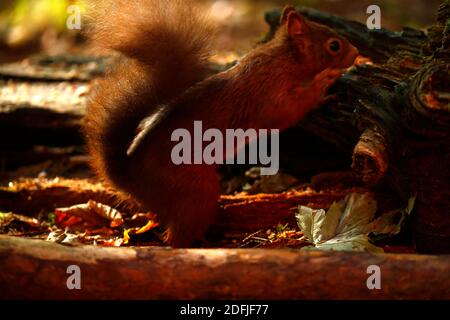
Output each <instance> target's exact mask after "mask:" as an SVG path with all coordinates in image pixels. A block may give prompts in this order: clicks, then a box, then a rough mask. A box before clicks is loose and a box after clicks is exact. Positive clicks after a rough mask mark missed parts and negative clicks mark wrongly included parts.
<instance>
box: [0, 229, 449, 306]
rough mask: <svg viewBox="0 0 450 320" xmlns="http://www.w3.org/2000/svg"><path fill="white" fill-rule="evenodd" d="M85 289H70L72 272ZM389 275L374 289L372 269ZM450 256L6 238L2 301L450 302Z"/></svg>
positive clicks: (0, 263) (0, 240)
mask: <svg viewBox="0 0 450 320" xmlns="http://www.w3.org/2000/svg"><path fill="white" fill-rule="evenodd" d="M70 265H77V266H79V267H80V269H81V272H82V273H81V279H82V290H68V289H67V284H66V283H67V278H68V276H69V275H68V274H67V267H68V266H70ZM370 265H378V266H379V267H380V268H381V270H382V284H381V285H382V289H381V290H368V287H367V284H366V283H367V278H368V277H369V275H368V274H367V268H368V266H370ZM449 267H450V257H449V256H440V257H439V256H418V255H392V254H390V255H384V254H382V255H373V254H355V253H339V252H337V253H336V252H299V251H295V250H250V249H246V250H242V249H241V250H230V249H228V250H222V249H214V250H205V249H199V250H196V249H190V250H168V249H150V248H113V249H111V248H98V247H89V246H85V247H78V248H73V247H64V246H62V245H58V244H54V243H48V242H43V241H36V240H34V241H33V240H25V239H14V238H5V237H3V236H0V270H2V272H0V288H1V289H2V290H0V299H18V298H21V299H449V298H450V286H449V281H448V274H447V273H448V270H449Z"/></svg>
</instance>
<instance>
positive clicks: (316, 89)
mask: <svg viewBox="0 0 450 320" xmlns="http://www.w3.org/2000/svg"><path fill="white" fill-rule="evenodd" d="M156 2H157V3H158V5H156V6H155V5H153V3H156ZM118 3H120V4H121V5H122V6H124V8H125V10H124V9H121V10H120V11H114V16H115V17H116V19H117V21H123V23H125V22H126V21H127V19H131V20H133V19H135V20H134V22H132V23H129V24H128V26H127V27H126V28H123V29H120V28H119V29H118V30H114V29H109V28H110V27H112V25H111V26H108V24H109V23H110V22H105V21H104V20H103V18H102V19H100V27H99V28H98V29H97V30H100V31H98V33H96V37H95V38H96V39H97V40H98V41H100V42H103V43H107V44H108V45H109V46H110V47H112V48H114V49H116V50H119V51H121V52H123V53H124V54H125V55H128V56H129V57H130V58H128V59H127V60H125V61H124V62H123V63H122V64H120V65H119V66H118V67H117V71H116V72H113V73H112V74H110V75H109V76H107V77H106V78H105V80H103V83H102V84H101V85H100V86H99V88H98V89H97V93H96V94H95V95H94V97H93V99H92V102H91V104H90V106H89V109H88V114H87V118H86V126H85V132H86V136H87V142H88V146H89V149H90V152H91V154H92V156H93V159H94V168H96V170H97V172H98V173H99V175H100V176H101V177H103V178H104V179H106V180H107V181H108V182H110V183H111V184H113V185H114V186H116V187H118V188H120V189H121V190H123V191H125V192H127V193H129V194H131V195H132V196H133V197H135V198H136V199H138V200H139V201H140V202H142V203H143V204H144V205H145V206H146V207H147V208H148V209H151V210H153V211H155V212H156V213H157V214H158V215H159V216H160V219H161V220H162V222H163V223H165V224H167V225H168V226H169V227H170V231H171V235H172V244H173V245H174V246H177V247H181V246H189V245H191V244H192V242H193V241H194V240H198V239H201V238H202V236H203V235H204V233H205V231H206V229H207V228H208V226H209V225H210V223H211V222H212V220H213V219H214V214H215V212H216V209H217V199H218V197H219V196H220V186H219V177H218V174H217V172H216V167H215V166H208V165H182V166H176V165H174V164H173V163H172V161H171V158H170V155H171V150H172V148H173V146H174V144H175V143H172V142H171V134H172V132H173V131H174V130H175V129H178V128H186V129H188V130H191V131H192V128H193V122H194V121H195V120H201V121H202V122H203V128H204V130H206V129H208V128H218V129H220V130H225V129H226V128H235V129H237V128H242V129H247V128H256V129H258V128H267V129H275V128H277V129H281V130H282V129H285V128H288V127H290V126H292V125H293V124H295V123H297V122H298V121H299V120H300V119H301V118H302V117H303V116H304V115H305V114H306V113H307V112H308V111H309V110H311V109H312V108H314V107H316V106H317V105H319V104H320V103H321V102H322V101H323V99H325V94H326V90H327V89H328V87H329V86H330V85H331V84H332V83H333V82H334V81H335V80H336V79H337V77H338V76H339V75H340V71H339V69H342V68H346V67H349V66H350V65H351V64H352V63H353V60H354V59H355V58H356V54H357V51H356V49H354V48H353V47H352V46H351V45H350V44H349V43H348V42H347V41H346V40H345V39H343V38H341V37H339V36H338V35H337V34H336V33H334V32H333V31H332V30H330V29H328V28H326V27H323V26H320V25H317V24H313V23H309V22H306V21H304V20H303V19H302V17H300V16H299V15H298V14H297V13H295V12H293V10H292V9H291V8H289V9H288V10H286V11H285V14H284V16H283V19H284V24H283V26H282V28H280V31H279V32H278V33H277V35H276V37H275V39H274V40H272V41H271V42H270V43H268V44H265V45H262V46H261V47H259V48H258V49H255V50H254V51H253V52H251V53H250V54H248V55H247V56H246V57H244V58H243V59H242V60H241V61H240V62H239V64H238V65H237V66H236V67H234V68H233V69H230V70H228V71H226V72H223V73H220V74H217V75H214V76H211V77H209V78H207V79H205V80H202V81H200V80H201V79H202V78H203V77H204V74H205V56H206V55H205V54H206V53H207V52H208V49H207V42H205V43H203V41H206V39H207V35H208V34H210V32H209V31H205V28H206V26H207V25H208V24H207V22H205V19H204V18H203V16H201V14H200V13H199V11H198V9H193V8H194V7H193V6H191V5H189V4H188V3H187V1H172V0H170V1H154V2H153V1H144V0H140V1H133V4H132V5H131V4H130V5H129V7H127V6H128V4H129V3H131V1H130V2H128V1H127V2H124V1H123V0H120V1H118ZM186 7H187V8H189V10H186ZM130 8H131V9H130ZM137 8H139V9H140V10H139V12H142V11H144V12H145V13H143V15H145V19H144V18H142V17H140V16H138V17H135V16H136V14H135V11H136V12H138V11H137ZM155 8H157V10H160V11H154V10H155ZM167 8H170V9H169V10H168V11H165V10H167ZM191 8H192V9H191ZM131 13H133V14H132V15H131ZM185 14H187V15H188V16H184V15H185ZM153 19H155V20H153ZM288 22H289V23H291V22H295V23H297V25H301V26H302V28H303V29H302V30H303V31H304V34H302V35H294V34H293V30H294V31H295V28H294V29H292V28H291V27H288ZM294 27H295V25H294ZM208 29H209V27H208ZM108 30H110V32H114V36H113V38H112V39H111V35H110V34H107V31H108ZM141 31H142V32H143V33H141ZM118 32H119V33H118ZM205 32H206V33H205ZM330 38H338V39H339V40H340V41H341V42H342V52H340V53H339V55H330V54H327V50H326V48H325V47H324V45H325V43H326V42H327V41H328V40H329V39H330ZM198 81H200V82H198ZM161 105H164V106H165V108H164V111H163V113H164V118H163V120H161V121H160V123H157V124H153V125H151V126H150V128H147V129H149V130H148V131H146V133H145V135H144V137H143V138H142V140H140V141H139V143H138V144H137V146H136V147H135V148H133V151H132V152H131V153H130V154H129V155H128V156H127V150H128V148H129V146H130V144H131V142H132V141H133V138H134V136H135V134H136V130H137V127H138V125H139V123H140V122H141V120H143V119H144V118H146V117H147V116H150V115H151V114H152V113H154V112H155V110H156V108H158V107H160V106H161Z"/></svg>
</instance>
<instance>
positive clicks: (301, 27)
mask: <svg viewBox="0 0 450 320" xmlns="http://www.w3.org/2000/svg"><path fill="white" fill-rule="evenodd" d="M308 30H309V27H308V24H307V23H306V20H305V18H304V17H303V16H302V15H300V14H299V13H297V12H296V11H293V12H290V13H289V14H288V16H287V31H288V33H289V35H290V36H291V37H294V36H299V35H303V34H306V33H308Z"/></svg>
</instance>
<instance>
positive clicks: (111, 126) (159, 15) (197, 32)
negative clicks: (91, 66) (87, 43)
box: [84, 0, 214, 189]
mask: <svg viewBox="0 0 450 320" xmlns="http://www.w3.org/2000/svg"><path fill="white" fill-rule="evenodd" d="M92 2H93V3H92V7H91V8H90V14H89V16H90V21H91V22H90V28H89V29H90V36H91V39H92V40H93V42H94V43H95V44H96V45H99V46H102V47H104V48H108V49H113V50H115V51H117V52H120V53H122V55H123V56H125V57H126V59H122V61H121V62H119V63H118V64H117V65H116V66H115V68H114V70H113V71H111V72H110V73H109V74H108V75H106V77H105V78H104V79H103V80H102V81H101V82H100V84H99V85H98V86H96V88H95V92H93V95H92V96H91V99H90V102H89V104H88V108H87V113H86V119H85V125H84V133H85V136H86V140H87V145H88V149H89V151H90V153H91V155H92V158H93V166H94V169H95V170H96V171H97V172H98V174H99V175H100V177H102V178H103V179H105V180H106V181H108V182H110V183H112V184H113V185H115V186H117V187H119V188H122V189H126V187H125V185H126V184H127V183H126V182H127V180H128V179H129V178H128V177H127V173H126V171H127V170H126V168H127V163H128V159H127V154H126V152H127V149H128V147H129V145H130V143H131V142H132V140H133V139H134V137H135V135H136V132H137V127H138V125H139V123H140V122H141V121H142V119H143V118H145V117H146V116H148V115H150V113H151V112H152V110H154V109H155V108H156V107H157V106H159V105H162V104H165V103H168V102H169V101H170V100H172V99H174V98H176V97H177V96H179V95H180V94H182V93H183V92H184V91H185V90H186V89H188V88H189V87H191V86H192V85H194V84H195V83H196V82H198V81H200V80H202V79H203V78H204V77H205V76H206V74H207V59H208V55H209V53H210V47H209V46H210V44H211V42H210V37H211V34H213V31H214V30H213V28H212V24H211V22H210V21H209V19H208V18H207V16H206V15H205V11H204V10H202V9H200V8H199V7H198V6H197V5H195V3H194V2H193V1H190V0H95V1H92Z"/></svg>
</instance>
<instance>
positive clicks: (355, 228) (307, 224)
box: [296, 193, 415, 252]
mask: <svg viewBox="0 0 450 320" xmlns="http://www.w3.org/2000/svg"><path fill="white" fill-rule="evenodd" d="M414 202H415V198H411V199H410V200H409V203H408V206H407V207H406V208H404V209H398V210H393V211H390V212H388V213H385V214H383V215H381V216H380V217H379V218H377V219H375V213H376V211H377V202H376V200H375V199H374V197H373V195H372V194H370V193H365V194H359V193H352V194H349V195H348V196H347V197H346V198H345V199H344V200H342V201H339V202H335V203H333V204H332V205H331V207H330V209H328V211H325V210H323V209H319V210H314V209H311V208H308V207H305V206H300V207H299V211H298V213H297V214H296V218H297V223H298V226H299V227H300V229H301V230H302V231H303V233H304V235H305V236H306V237H307V238H308V241H309V242H311V244H313V246H310V247H306V249H317V250H335V251H368V252H383V249H382V248H379V247H377V246H375V245H373V244H372V243H371V242H370V240H371V238H370V237H369V235H370V234H373V235H374V236H376V237H378V238H380V237H388V236H393V235H395V234H398V233H399V232H400V231H401V227H402V225H403V224H404V221H405V219H406V218H407V216H408V215H409V214H410V213H411V211H412V209H413V208H414Z"/></svg>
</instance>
